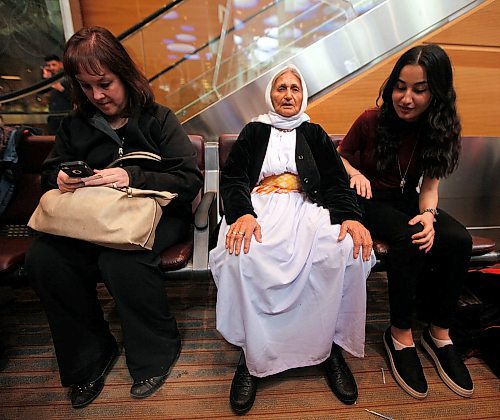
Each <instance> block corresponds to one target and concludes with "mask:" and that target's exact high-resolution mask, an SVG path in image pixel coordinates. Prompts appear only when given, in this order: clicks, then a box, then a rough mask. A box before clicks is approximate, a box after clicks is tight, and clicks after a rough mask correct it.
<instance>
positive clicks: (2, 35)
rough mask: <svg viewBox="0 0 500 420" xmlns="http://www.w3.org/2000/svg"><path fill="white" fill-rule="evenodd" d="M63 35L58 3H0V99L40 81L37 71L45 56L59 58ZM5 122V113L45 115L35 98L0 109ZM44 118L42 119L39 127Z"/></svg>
mask: <svg viewBox="0 0 500 420" xmlns="http://www.w3.org/2000/svg"><path fill="white" fill-rule="evenodd" d="M64 42H65V40H64V31H63V25H62V20H61V11H60V9H59V2H57V1H45V0H24V1H18V0H4V1H1V2H0V56H1V57H2V59H1V60H0V95H6V94H8V93H10V92H14V91H17V90H19V89H23V88H26V87H29V86H31V85H33V84H35V83H37V82H40V81H42V72H41V67H43V66H44V65H45V61H44V57H45V56H46V55H49V54H55V55H58V56H61V54H62V51H63V48H64ZM0 112H1V113H2V114H3V118H4V119H5V122H7V123H8V122H9V116H8V114H9V113H28V114H30V113H38V112H42V113H46V112H48V108H47V100H46V98H45V97H44V95H42V94H39V95H35V96H31V97H25V98H23V99H20V100H17V101H13V102H9V103H6V104H3V105H0ZM45 119H46V117H45V116H44V117H43V118H42V121H41V122H42V123H43V122H44V121H45Z"/></svg>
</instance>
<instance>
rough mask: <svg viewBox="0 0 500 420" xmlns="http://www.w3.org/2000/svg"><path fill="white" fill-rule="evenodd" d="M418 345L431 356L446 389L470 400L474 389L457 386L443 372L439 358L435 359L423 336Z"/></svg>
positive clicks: (434, 354)
mask: <svg viewBox="0 0 500 420" xmlns="http://www.w3.org/2000/svg"><path fill="white" fill-rule="evenodd" d="M420 343H421V344H422V347H423V348H424V349H425V351H426V352H427V353H428V354H429V356H431V358H432V360H433V361H434V364H435V365H436V369H437V371H438V374H439V376H440V377H441V379H442V380H443V382H444V383H445V384H446V385H447V386H448V388H450V389H451V390H452V391H453V392H455V393H457V394H458V395H460V396H461V397H465V398H470V397H471V396H472V394H473V392H474V387H472V389H465V388H462V387H461V386H459V385H457V384H456V383H455V382H454V381H453V380H452V379H451V378H450V377H449V376H448V374H447V373H446V372H445V370H444V369H443V367H442V366H441V363H440V362H439V358H438V357H437V355H436V353H434V351H433V350H432V348H431V346H429V345H428V344H427V342H426V341H425V340H424V337H423V336H422V337H421V338H420Z"/></svg>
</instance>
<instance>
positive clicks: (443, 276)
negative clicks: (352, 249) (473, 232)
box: [363, 189, 472, 329]
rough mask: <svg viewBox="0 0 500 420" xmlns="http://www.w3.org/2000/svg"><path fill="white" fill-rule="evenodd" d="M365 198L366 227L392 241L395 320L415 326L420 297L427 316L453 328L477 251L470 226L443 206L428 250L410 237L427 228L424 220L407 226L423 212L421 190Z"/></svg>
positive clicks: (391, 299) (392, 311) (390, 279)
mask: <svg viewBox="0 0 500 420" xmlns="http://www.w3.org/2000/svg"><path fill="white" fill-rule="evenodd" d="M363 203H364V207H365V219H364V220H365V226H366V228H367V229H368V230H370V232H371V234H372V236H373V237H374V238H377V239H381V240H383V241H385V242H387V243H388V245H389V252H388V255H387V259H386V261H387V279H388V285H389V302H390V316H391V325H393V326H395V327H397V328H401V329H408V328H411V327H412V323H413V322H412V321H413V318H414V316H415V312H416V309H417V297H418V300H419V302H420V303H419V305H418V307H419V315H421V317H422V318H423V320H424V321H427V322H430V323H432V324H434V325H436V326H438V327H441V328H449V327H450V324H451V321H452V318H453V314H454V311H455V308H456V304H457V301H458V298H459V296H460V292H461V289H462V286H463V283H464V281H465V276H466V275H467V269H468V265H469V260H470V254H471V250H472V239H471V237H470V235H469V233H468V232H467V230H466V229H465V227H464V226H462V225H461V224H460V223H459V222H458V221H456V220H455V219H454V218H453V217H451V216H450V215H449V214H447V213H446V212H444V211H443V210H439V215H437V216H436V222H435V223H434V230H435V237H434V244H433V246H432V248H431V250H430V251H429V252H428V253H427V254H426V253H424V252H423V251H420V250H419V249H418V246H417V245H415V244H412V239H411V236H412V235H414V234H415V233H417V232H420V231H421V230H422V229H423V227H422V225H420V224H417V225H414V226H410V225H408V222H409V221H410V220H411V219H412V218H413V217H414V216H415V215H417V214H418V213H419V209H418V194H417V193H416V192H415V193H414V194H413V193H409V194H404V195H403V194H401V191H400V190H399V189H398V190H396V191H394V190H391V191H383V192H380V191H379V192H374V197H373V198H372V199H370V200H364V201H363Z"/></svg>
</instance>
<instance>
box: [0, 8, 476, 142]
mask: <svg viewBox="0 0 500 420" xmlns="http://www.w3.org/2000/svg"><path fill="white" fill-rule="evenodd" d="M482 2H483V1H481V0H475V1H473V0H441V1H439V2H435V1H434V0H419V1H418V2H417V1H413V0H351V1H347V0H215V1H210V2H200V1H198V0H174V1H170V2H169V3H168V4H166V5H165V6H164V7H162V8H161V9H159V10H157V11H156V12H155V13H153V14H152V15H150V16H148V17H147V18H146V19H144V20H143V21H142V22H139V23H138V24H137V25H135V26H134V27H133V28H130V29H129V30H127V31H126V32H124V33H123V34H121V35H120V39H121V40H122V42H123V44H124V45H125V46H126V48H127V49H128V50H129V51H130V53H131V55H132V56H133V58H134V60H135V61H136V62H137V63H138V65H139V67H141V68H142V70H143V71H144V73H145V74H146V76H147V77H148V79H149V80H150V82H151V85H152V87H153V90H154V92H155V95H156V99H157V101H158V102H159V103H162V104H165V105H167V106H169V107H170V108H171V109H173V110H174V111H175V112H176V114H177V116H178V118H179V119H180V120H181V122H182V123H183V124H184V127H185V128H186V131H188V132H192V133H198V134H202V135H203V136H204V137H205V138H206V139H208V140H211V139H215V138H216V136H217V135H218V134H219V133H224V132H226V133H227V132H239V131H240V129H241V127H242V126H243V125H244V124H245V123H246V122H247V121H249V120H250V119H251V118H252V117H253V116H255V115H257V114H259V113H261V112H262V110H263V109H265V104H264V100H263V93H264V89H265V86H266V84H267V81H268V80H269V74H270V73H271V72H272V71H273V69H274V68H275V67H276V66H281V65H283V64H284V63H293V64H295V65H297V66H298V67H299V68H300V69H301V71H302V72H303V74H304V76H305V79H306V81H307V83H308V90H309V94H310V96H312V99H314V97H315V96H317V95H320V94H322V93H324V92H325V91H328V90H329V89H333V88H335V87H337V86H339V85H340V84H342V83H343V82H344V81H346V80H348V79H350V78H352V77H353V76H354V75H356V74H358V73H359V72H362V71H365V70H366V69H368V68H369V67H370V66H372V65H373V64H375V63H377V62H379V61H380V60H382V59H384V58H386V57H387V56H389V55H392V54H395V53H397V52H398V51H400V50H401V49H403V48H405V47H406V46H407V45H408V44H409V43H410V42H412V41H415V40H416V39H418V38H419V37H422V36H423V35H426V34H428V33H429V32H431V31H433V30H435V29H437V28H439V27H440V26H442V25H444V24H445V23H448V22H449V21H451V20H453V19H455V18H457V17H459V16H461V15H462V14H464V13H465V12H467V11H469V10H471V9H472V8H474V7H476V6H478V5H479V4H480V3H482ZM57 77H58V76H55V77H54V78H53V79H50V80H42V81H39V82H37V83H35V84H33V85H31V86H28V87H25V88H24V89H20V90H17V91H13V92H8V93H6V94H5V93H4V94H2V96H0V106H1V107H2V108H0V112H1V114H2V116H3V118H4V120H5V122H6V123H8V122H19V121H16V120H15V119H16V118H18V119H20V120H21V121H20V122H22V123H28V124H29V123H32V122H39V121H41V120H43V119H45V118H46V111H44V112H40V109H39V108H37V107H36V106H33V107H30V104H35V105H36V104H37V103H39V100H38V99H37V98H39V96H40V92H43V90H44V89H46V88H47V87H48V86H49V85H50V84H51V83H53V81H54V80H56V79H57ZM20 101H22V102H23V104H24V105H23V107H20V106H18V105H17V104H18V103H19V102H20ZM26 104H28V105H26ZM19 110H23V111H22V112H20V111H19Z"/></svg>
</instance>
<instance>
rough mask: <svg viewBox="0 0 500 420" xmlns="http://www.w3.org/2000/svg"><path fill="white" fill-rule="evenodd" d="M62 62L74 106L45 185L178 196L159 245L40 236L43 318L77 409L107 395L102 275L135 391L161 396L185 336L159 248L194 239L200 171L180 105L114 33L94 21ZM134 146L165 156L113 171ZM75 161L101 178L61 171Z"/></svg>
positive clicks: (34, 256) (30, 263)
mask: <svg viewBox="0 0 500 420" xmlns="http://www.w3.org/2000/svg"><path fill="white" fill-rule="evenodd" d="M64 68H65V71H66V74H67V76H68V77H69V78H70V79H71V82H72V85H73V101H74V105H75V110H74V111H73V112H72V113H71V114H70V115H69V116H67V117H66V118H65V119H64V121H63V122H62V125H61V127H60V129H59V131H58V133H57V135H56V140H55V145H54V148H53V150H52V152H51V153H50V155H49V157H48V158H47V160H46V161H45V162H44V164H43V173H42V187H43V189H45V190H48V189H52V188H58V189H59V190H60V191H62V192H70V193H71V192H73V191H75V190H76V189H78V188H82V187H93V186H115V187H126V186H130V187H134V188H141V189H152V190H163V191H170V192H173V193H177V194H178V197H177V198H176V199H175V200H174V201H173V202H172V203H171V205H169V206H168V207H166V208H165V210H164V213H163V217H162V219H161V220H160V223H159V224H158V227H157V230H156V239H155V243H154V245H153V249H152V250H151V251H122V250H117V249H110V248H105V247H102V246H99V245H95V244H92V243H89V242H84V241H80V240H76V239H70V238H66V237H59V236H53V235H48V234H44V235H42V236H41V237H39V238H38V239H37V240H36V241H35V242H34V243H33V245H32V247H31V248H30V250H29V252H28V255H27V258H26V267H27V271H28V275H29V277H30V279H31V280H32V282H33V284H34V288H35V290H36V292H37V293H38V296H39V297H40V299H41V301H42V303H43V305H44V307H45V310H46V313H47V317H48V320H49V324H50V328H51V331H52V338H53V341H54V347H55V352H56V356H57V362H58V365H59V373H60V378H61V383H62V385H63V386H69V387H71V391H70V400H71V404H72V406H73V407H74V408H81V407H85V406H86V405H88V404H89V403H91V402H92V401H93V400H94V399H95V398H96V397H97V396H98V395H99V394H100V392H101V391H102V389H103V386H104V380H105V377H106V375H107V373H108V372H109V371H110V369H111V368H112V366H113V364H114V362H115V360H116V358H117V356H118V354H119V351H118V345H117V341H116V339H115V338H114V337H113V335H112V334H111V332H110V330H109V326H108V322H107V321H106V320H105V319H104V317H103V312H102V309H101V307H100V305H99V301H98V298H97V293H96V284H97V282H98V281H102V282H104V284H105V286H106V287H107V289H108V290H109V292H110V294H111V295H112V296H113V298H114V301H115V305H116V309H117V311H118V314H119V316H120V320H121V326H122V334H123V346H124V347H125V349H126V362H127V366H128V369H129V372H130V375H131V376H132V380H133V384H132V387H131V389H130V394H131V396H132V397H134V398H144V397H147V396H149V395H151V394H153V393H154V392H155V391H157V390H158V389H159V388H160V386H161V385H162V384H163V382H164V381H165V379H166V377H167V375H168V372H169V371H170V369H171V367H172V365H173V363H174V362H175V360H176V358H177V357H178V355H179V352H180V347H181V342H180V336H179V331H178V329H177V324H176V320H175V318H174V316H173V315H172V314H171V313H170V311H169V307H168V301H167V296H166V294H165V288H164V283H163V282H164V280H163V277H162V275H161V272H160V270H159V269H158V263H159V253H160V252H161V251H162V250H163V249H165V248H166V247H168V246H170V245H172V244H174V243H176V242H178V241H179V240H180V239H182V238H183V236H184V235H185V234H186V231H187V229H188V228H189V225H190V217H191V201H192V200H193V199H194V198H195V196H196V194H197V193H198V191H199V189H200V187H201V185H202V177H201V174H200V173H199V171H198V169H197V165H196V153H195V150H194V148H193V147H192V145H191V142H190V141H189V138H188V137H187V135H186V133H185V132H184V130H183V129H182V127H181V125H180V123H179V122H178V120H177V119H176V117H175V116H174V114H173V112H172V111H171V110H169V109H168V108H165V107H163V106H161V105H158V104H157V103H155V102H154V96H153V93H152V91H151V88H150V86H149V83H148V81H147V79H146V78H145V77H144V75H142V74H141V73H140V72H139V71H138V69H137V67H136V65H135V64H134V63H133V61H132V60H131V58H130V56H129V54H128V53H127V52H126V50H125V49H124V47H123V46H122V45H121V44H120V42H119V41H118V40H117V39H116V38H115V37H114V36H113V35H112V34H111V33H110V32H109V31H108V30H106V29H104V28H99V27H89V28H83V29H81V30H80V31H78V32H77V33H75V34H74V35H73V36H72V37H71V38H70V39H69V41H68V42H67V44H66V48H65V51H64ZM134 151H146V152H151V153H155V154H157V155H160V156H161V157H162V161H161V163H157V162H155V163H154V164H155V166H150V167H142V166H139V165H138V164H137V163H136V162H134V163H133V164H130V165H128V164H126V165H125V166H123V167H115V168H108V169H105V168H106V167H107V166H108V165H109V164H110V163H111V162H112V161H114V160H115V159H117V158H118V157H120V156H121V155H123V154H125V153H129V152H134ZM75 161H82V163H86V164H87V165H88V166H89V167H90V168H92V169H93V173H92V174H91V175H90V176H87V177H79V176H70V175H78V174H75V173H71V172H70V171H69V172H70V175H68V173H66V172H65V170H61V169H60V168H61V166H60V165H61V164H66V166H68V165H67V163H68V162H75ZM63 168H64V166H63ZM78 170H80V169H78Z"/></svg>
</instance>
